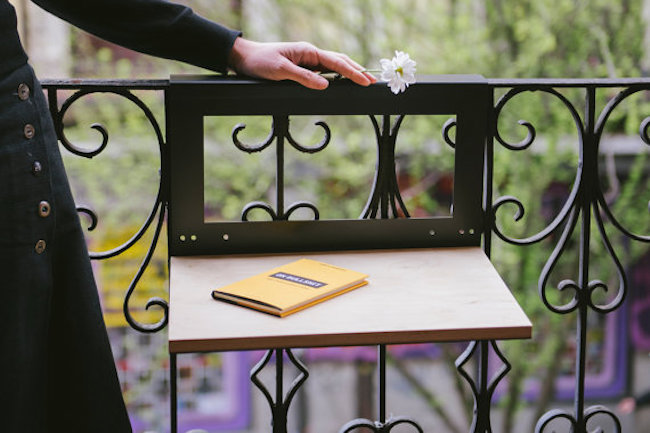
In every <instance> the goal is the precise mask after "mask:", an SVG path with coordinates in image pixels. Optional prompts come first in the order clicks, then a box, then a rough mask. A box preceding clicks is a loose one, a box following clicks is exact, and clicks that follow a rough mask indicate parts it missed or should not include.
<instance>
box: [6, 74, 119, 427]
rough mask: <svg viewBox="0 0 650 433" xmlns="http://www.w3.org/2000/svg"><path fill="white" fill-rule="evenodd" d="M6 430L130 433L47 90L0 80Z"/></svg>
mask: <svg viewBox="0 0 650 433" xmlns="http://www.w3.org/2000/svg"><path fill="white" fill-rule="evenodd" d="M0 348H1V349H0V350H1V351H2V352H1V356H0V431H3V432H59V431H61V432H68V433H72V432H84V433H85V432H111V433H115V432H130V431H131V427H130V424H129V419H128V416H127V413H126V409H125V407H124V402H123V399H122V395H121V391H120V386H119V382H118V379H117V373H116V370H115V364H114V361H113V357H112V354H111V349H110V344H109V341H108V337H107V334H106V328H105V325H104V321H103V317H102V312H101V307H100V302H99V296H98V294H97V288H96V286H95V281H94V278H93V274H92V270H91V266H90V261H89V259H88V252H87V250H86V244H85V241H84V237H83V232H82V230H81V227H80V222H79V218H78V215H77V212H76V210H75V205H74V201H73V199H72V195H71V194H70V189H69V186H68V181H67V178H66V175H65V171H64V167H63V163H62V161H61V155H60V154H59V149H58V143H57V139H56V135H55V132H54V128H53V126H52V120H51V117H50V114H49V111H48V106H47V102H46V100H45V97H44V95H43V91H42V89H41V87H40V85H39V83H38V81H37V80H36V78H35V76H34V73H33V71H32V69H31V68H30V67H29V66H28V65H25V66H23V67H21V68H19V69H17V70H15V71H13V72H11V73H10V74H8V75H6V76H3V77H0Z"/></svg>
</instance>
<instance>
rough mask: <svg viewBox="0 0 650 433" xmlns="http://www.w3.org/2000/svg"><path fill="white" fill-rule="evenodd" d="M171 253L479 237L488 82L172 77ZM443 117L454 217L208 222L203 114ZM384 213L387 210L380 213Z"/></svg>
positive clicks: (474, 241) (419, 243)
mask: <svg viewBox="0 0 650 433" xmlns="http://www.w3.org/2000/svg"><path fill="white" fill-rule="evenodd" d="M166 97H167V101H166V108H167V137H168V144H169V146H170V179H171V185H170V193H171V196H170V201H169V205H170V214H169V220H170V223H169V224H170V225H169V248H170V254H172V255H195V254H231V253H247V252H288V251H306V250H310V251H314V250H343V249H366V248H409V247H436V246H451V245H463V246H466V245H479V244H480V233H481V232H482V228H483V213H482V207H481V206H482V190H483V186H482V185H483V155H484V147H485V137H486V121H487V113H488V112H489V111H488V110H489V105H488V104H490V100H489V92H488V86H487V82H486V81H485V80H484V79H483V78H482V77H480V76H442V77H419V81H418V83H417V84H415V85H413V86H411V87H410V88H409V89H408V90H407V91H406V92H405V93H402V94H400V95H394V94H392V93H391V92H390V90H389V89H388V88H387V87H386V85H385V84H375V85H372V86H370V87H368V88H364V87H360V86H357V85H354V84H352V83H350V82H348V81H346V80H340V81H334V82H332V83H331V85H330V87H329V88H328V89H327V90H324V91H314V90H310V89H306V88H304V87H302V86H299V85H297V84H294V83H289V82H280V83H275V82H261V81H260V82H258V81H250V80H239V79H234V78H218V77H173V78H172V80H171V82H170V87H169V90H168V92H167V93H166ZM260 114H264V115H273V116H291V115H314V114H317V115H318V114H321V115H352V114H366V115H378V114H381V115H401V114H406V115H409V114H418V115H440V114H446V115H450V116H455V118H456V140H455V173H454V199H453V215H452V216H450V217H439V218H417V219H378V220H372V221H368V220H365V221H361V220H334V221H286V220H282V221H273V222H205V221H204V196H203V194H204V193H203V191H204V174H203V173H204V167H203V164H204V162H203V153H204V150H203V136H204V134H203V118H204V116H217V115H228V116H236V115H242V116H246V115H260ZM384 218H385V216H384Z"/></svg>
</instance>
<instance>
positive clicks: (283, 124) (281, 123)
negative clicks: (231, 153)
mask: <svg viewBox="0 0 650 433" xmlns="http://www.w3.org/2000/svg"><path fill="white" fill-rule="evenodd" d="M315 125H316V126H320V127H321V128H322V129H323V131H324V135H323V138H322V139H321V141H320V142H319V143H318V144H316V145H315V146H312V147H307V146H303V145H302V144H300V143H298V141H297V140H296V139H295V138H294V137H293V136H292V135H291V132H290V131H289V116H273V123H272V125H271V131H270V132H269V134H268V135H267V137H266V138H265V139H264V141H263V142H262V143H259V144H257V145H247V144H244V143H243V142H242V141H241V140H240V139H239V133H240V132H241V131H243V130H244V129H245V128H246V124H244V123H238V124H237V125H235V127H234V128H233V130H232V134H231V137H232V142H233V144H234V145H235V147H237V149H239V150H241V151H242V152H246V153H255V152H261V151H262V150H264V149H266V148H267V147H269V146H270V145H271V144H272V143H273V142H274V141H275V142H276V156H277V158H276V171H275V172H276V184H277V185H276V186H277V188H276V208H275V209H274V208H273V207H272V206H271V205H269V204H268V203H265V202H262V201H254V202H251V203H248V204H247V205H246V206H244V209H243V210H242V214H241V220H242V221H249V215H250V213H251V212H252V211H253V210H256V209H258V210H262V211H264V212H265V213H267V214H268V215H269V216H270V217H271V219H272V220H273V221H280V220H288V219H289V218H290V217H291V215H292V214H293V213H294V212H295V211H297V210H298V209H309V210H311V212H312V213H313V219H314V220H318V219H320V213H319V211H318V208H317V207H316V205H315V204H313V203H310V202H307V201H298V202H296V203H292V204H291V205H289V207H288V208H286V209H285V206H284V142H285V140H286V141H288V142H289V144H291V146H293V147H294V148H295V149H296V150H298V151H299V152H303V153H316V152H320V151H322V150H323V149H325V148H326V147H327V145H328V144H329V143H330V140H331V137H332V135H331V130H330V127H329V126H328V125H327V123H325V122H323V121H317V122H315Z"/></svg>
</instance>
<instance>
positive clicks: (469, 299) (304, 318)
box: [169, 247, 532, 353]
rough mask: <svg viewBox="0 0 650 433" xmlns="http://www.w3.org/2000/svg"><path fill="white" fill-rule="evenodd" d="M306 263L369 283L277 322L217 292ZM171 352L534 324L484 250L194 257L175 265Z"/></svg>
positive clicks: (454, 336)
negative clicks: (360, 274) (347, 273)
mask: <svg viewBox="0 0 650 433" xmlns="http://www.w3.org/2000/svg"><path fill="white" fill-rule="evenodd" d="M301 257H309V258H313V259H316V260H321V261H324V262H326V263H330V264H332V265H336V266H341V267H345V268H349V269H353V270H356V271H359V272H364V273H366V274H368V275H370V277H369V278H368V281H369V284H368V285H366V286H364V287H361V288H359V289H356V290H353V291H351V292H348V293H346V294H343V295H341V296H338V297H336V298H334V299H331V300H328V301H325V302H323V303H320V304H318V305H315V306H313V307H310V308H307V309H305V310H303V311H300V312H297V313H295V314H292V315H289V316H287V317H284V318H278V317H275V316H271V315H268V314H264V313H260V312H257V311H253V310H250V309H247V308H242V307H239V306H236V305H231V304H228V303H225V302H219V301H215V300H213V299H212V297H211V293H212V290H214V289H216V288H218V287H220V286H223V285H225V284H229V283H232V282H235V281H237V280H240V279H243V278H246V277H249V276H251V275H253V274H256V273H259V272H263V271H266V270H268V269H271V268H274V267H276V266H280V265H282V264H285V263H288V262H290V261H293V260H297V259H298V258H301ZM169 309H170V311H169V350H170V352H172V353H188V352H207V351H226V350H249V349H270V348H291V347H318V346H349V345H371V344H380V343H383V344H401V343H424V342H435V341H461V340H487V339H489V340H492V339H495V340H502V339H512V338H530V336H531V332H532V325H531V323H530V321H529V320H528V318H527V317H526V315H525V314H524V312H523V311H522V309H521V308H520V306H519V304H518V303H517V301H516V300H515V298H514V297H513V296H512V294H511V293H510V291H509V289H508V288H507V286H506V285H505V283H504V282H503V281H502V279H501V277H500V276H499V275H498V273H497V272H496V270H495V269H494V267H493V266H492V264H491V263H490V261H489V260H488V258H487V257H486V256H485V254H484V253H483V251H482V250H481V249H480V248H478V247H463V248H436V249H408V250H372V251H345V252H340V251H338V252H320V253H299V254H273V255H238V256H186V257H172V258H171V261H170V302H169Z"/></svg>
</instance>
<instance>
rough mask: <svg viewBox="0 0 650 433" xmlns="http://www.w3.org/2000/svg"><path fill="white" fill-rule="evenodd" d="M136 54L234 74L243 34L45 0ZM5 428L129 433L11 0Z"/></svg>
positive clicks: (123, 1)
mask: <svg viewBox="0 0 650 433" xmlns="http://www.w3.org/2000/svg"><path fill="white" fill-rule="evenodd" d="M35 3H38V4H39V5H41V6H42V7H43V8H45V9H47V10H49V11H51V12H52V13H54V14H56V15H58V16H60V17H62V18H63V19H66V20H68V21H70V22H71V23H73V24H75V25H78V26H79V27H82V28H84V29H86V30H88V31H90V32H92V33H95V34H97V35H98V36H100V37H104V38H106V39H109V40H111V41H113V42H116V43H120V44H122V45H125V46H127V47H129V48H133V49H136V50H140V51H143V52H147V53H149V54H154V55H157V56H162V57H168V58H172V59H176V60H182V61H186V62H189V63H192V64H195V65H197V66H203V67H206V68H210V69H213V70H223V69H225V66H226V58H227V55H228V52H229V50H230V47H231V46H232V43H233V41H234V39H235V38H236V37H237V35H238V33H237V32H233V31H230V30H228V29H225V28H223V27H221V26H218V25H216V24H213V23H211V22H209V21H206V20H204V19H202V18H200V17H198V16H196V15H194V14H193V13H192V11H191V10H190V9H188V8H185V7H182V6H177V5H173V4H170V3H165V2H163V1H161V0H38V1H35ZM0 350H1V351H2V352H1V356H0V431H2V432H8V433H10V432H34V433H36V432H38V433H45V432H59V431H61V432H66V433H75V432H80V433H81V432H84V433H85V432H111V433H119V432H128V431H131V427H130V424H129V420H128V416H127V413H126V410H125V408H124V403H123V400H122V396H121V393H120V387H119V383H118V380H117V374H116V370H115V365H114V362H113V358H112V354H111V350H110V346H109V341H108V338H107V335H106V329H105V326H104V322H103V318H102V313H101V308H100V303H99V297H98V294H97V289H96V287H95V283H94V279H93V274H92V270H91V267H90V261H89V259H88V253H87V250H86V245H85V242H84V238H83V232H82V230H81V227H80V223H79V219H78V216H77V213H76V210H75V204H74V201H73V198H72V196H71V194H70V189H69V187H68V181H67V179H66V175H65V171H64V167H63V163H62V161H61V156H60V154H59V150H58V144H57V140H56V135H55V132H54V129H53V126H52V121H51V118H50V115H49V111H48V108H47V103H46V101H45V98H44V95H43V92H42V89H41V88H40V85H39V83H38V81H37V79H36V78H35V77H34V74H33V71H32V69H31V68H30V67H29V66H28V65H27V56H26V55H25V53H24V51H23V49H22V47H21V45H20V41H19V39H18V35H17V32H16V16H15V12H14V10H13V7H11V6H10V5H9V3H8V1H7V0H0Z"/></svg>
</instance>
